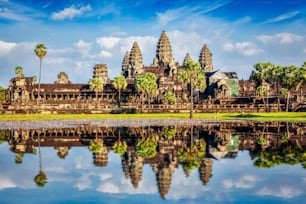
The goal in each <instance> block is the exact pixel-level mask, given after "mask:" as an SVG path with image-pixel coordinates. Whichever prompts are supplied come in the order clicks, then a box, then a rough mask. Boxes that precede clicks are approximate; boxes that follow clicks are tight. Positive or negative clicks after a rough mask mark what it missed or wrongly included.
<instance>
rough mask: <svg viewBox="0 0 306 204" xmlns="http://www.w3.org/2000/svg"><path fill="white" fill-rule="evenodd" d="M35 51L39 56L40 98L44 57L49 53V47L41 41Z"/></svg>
mask: <svg viewBox="0 0 306 204" xmlns="http://www.w3.org/2000/svg"><path fill="white" fill-rule="evenodd" d="M34 52H35V54H36V55H37V57H38V58H39V77H38V99H40V80H41V72H42V59H43V58H44V57H45V56H46V55H47V48H46V46H45V44H43V43H39V44H37V45H36V48H35V50H34Z"/></svg>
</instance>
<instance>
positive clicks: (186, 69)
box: [178, 60, 206, 118]
mask: <svg viewBox="0 0 306 204" xmlns="http://www.w3.org/2000/svg"><path fill="white" fill-rule="evenodd" d="M178 79H179V80H180V81H181V82H182V83H186V84H188V85H189V88H190V118H193V104H194V103H193V91H194V90H195V89H197V90H200V91H204V90H205V89H206V78H205V72H204V70H203V69H202V68H201V65H200V64H199V63H198V62H195V61H193V60H188V61H187V62H186V63H185V64H184V66H183V68H182V69H181V70H179V72H178Z"/></svg>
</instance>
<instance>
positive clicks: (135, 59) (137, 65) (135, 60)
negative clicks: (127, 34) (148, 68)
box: [128, 42, 143, 78]
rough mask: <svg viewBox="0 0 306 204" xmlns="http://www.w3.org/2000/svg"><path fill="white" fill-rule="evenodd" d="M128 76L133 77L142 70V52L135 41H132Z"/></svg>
mask: <svg viewBox="0 0 306 204" xmlns="http://www.w3.org/2000/svg"><path fill="white" fill-rule="evenodd" d="M128 69H129V72H130V77H132V78H134V77H136V76H137V75H138V74H141V73H142V72H143V64H142V54H141V50H140V48H139V46H138V43H137V42H134V43H133V47H132V49H131V52H130V57H129V68H128Z"/></svg>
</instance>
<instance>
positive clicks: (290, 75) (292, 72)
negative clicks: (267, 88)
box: [280, 66, 301, 112]
mask: <svg viewBox="0 0 306 204" xmlns="http://www.w3.org/2000/svg"><path fill="white" fill-rule="evenodd" d="M281 79H282V80H281V82H280V84H281V86H282V87H283V88H286V89H287V90H288V92H287V97H286V98H287V100H286V112H288V110H289V100H290V90H292V89H296V87H297V86H298V84H299V83H300V80H301V78H300V73H299V68H298V67H296V66H285V67H282V71H281Z"/></svg>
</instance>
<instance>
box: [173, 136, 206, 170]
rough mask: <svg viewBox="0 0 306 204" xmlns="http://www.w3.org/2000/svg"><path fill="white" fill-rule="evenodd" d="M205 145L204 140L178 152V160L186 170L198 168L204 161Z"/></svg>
mask: <svg viewBox="0 0 306 204" xmlns="http://www.w3.org/2000/svg"><path fill="white" fill-rule="evenodd" d="M205 151H206V143H205V141H204V140H199V141H196V142H195V143H194V144H193V145H192V146H191V147H186V146H185V147H183V148H181V149H180V150H179V151H178V160H179V161H180V162H181V163H182V164H183V165H184V166H185V167H186V169H188V170H194V169H196V168H199V167H200V165H201V161H202V160H203V159H204V156H205Z"/></svg>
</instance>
